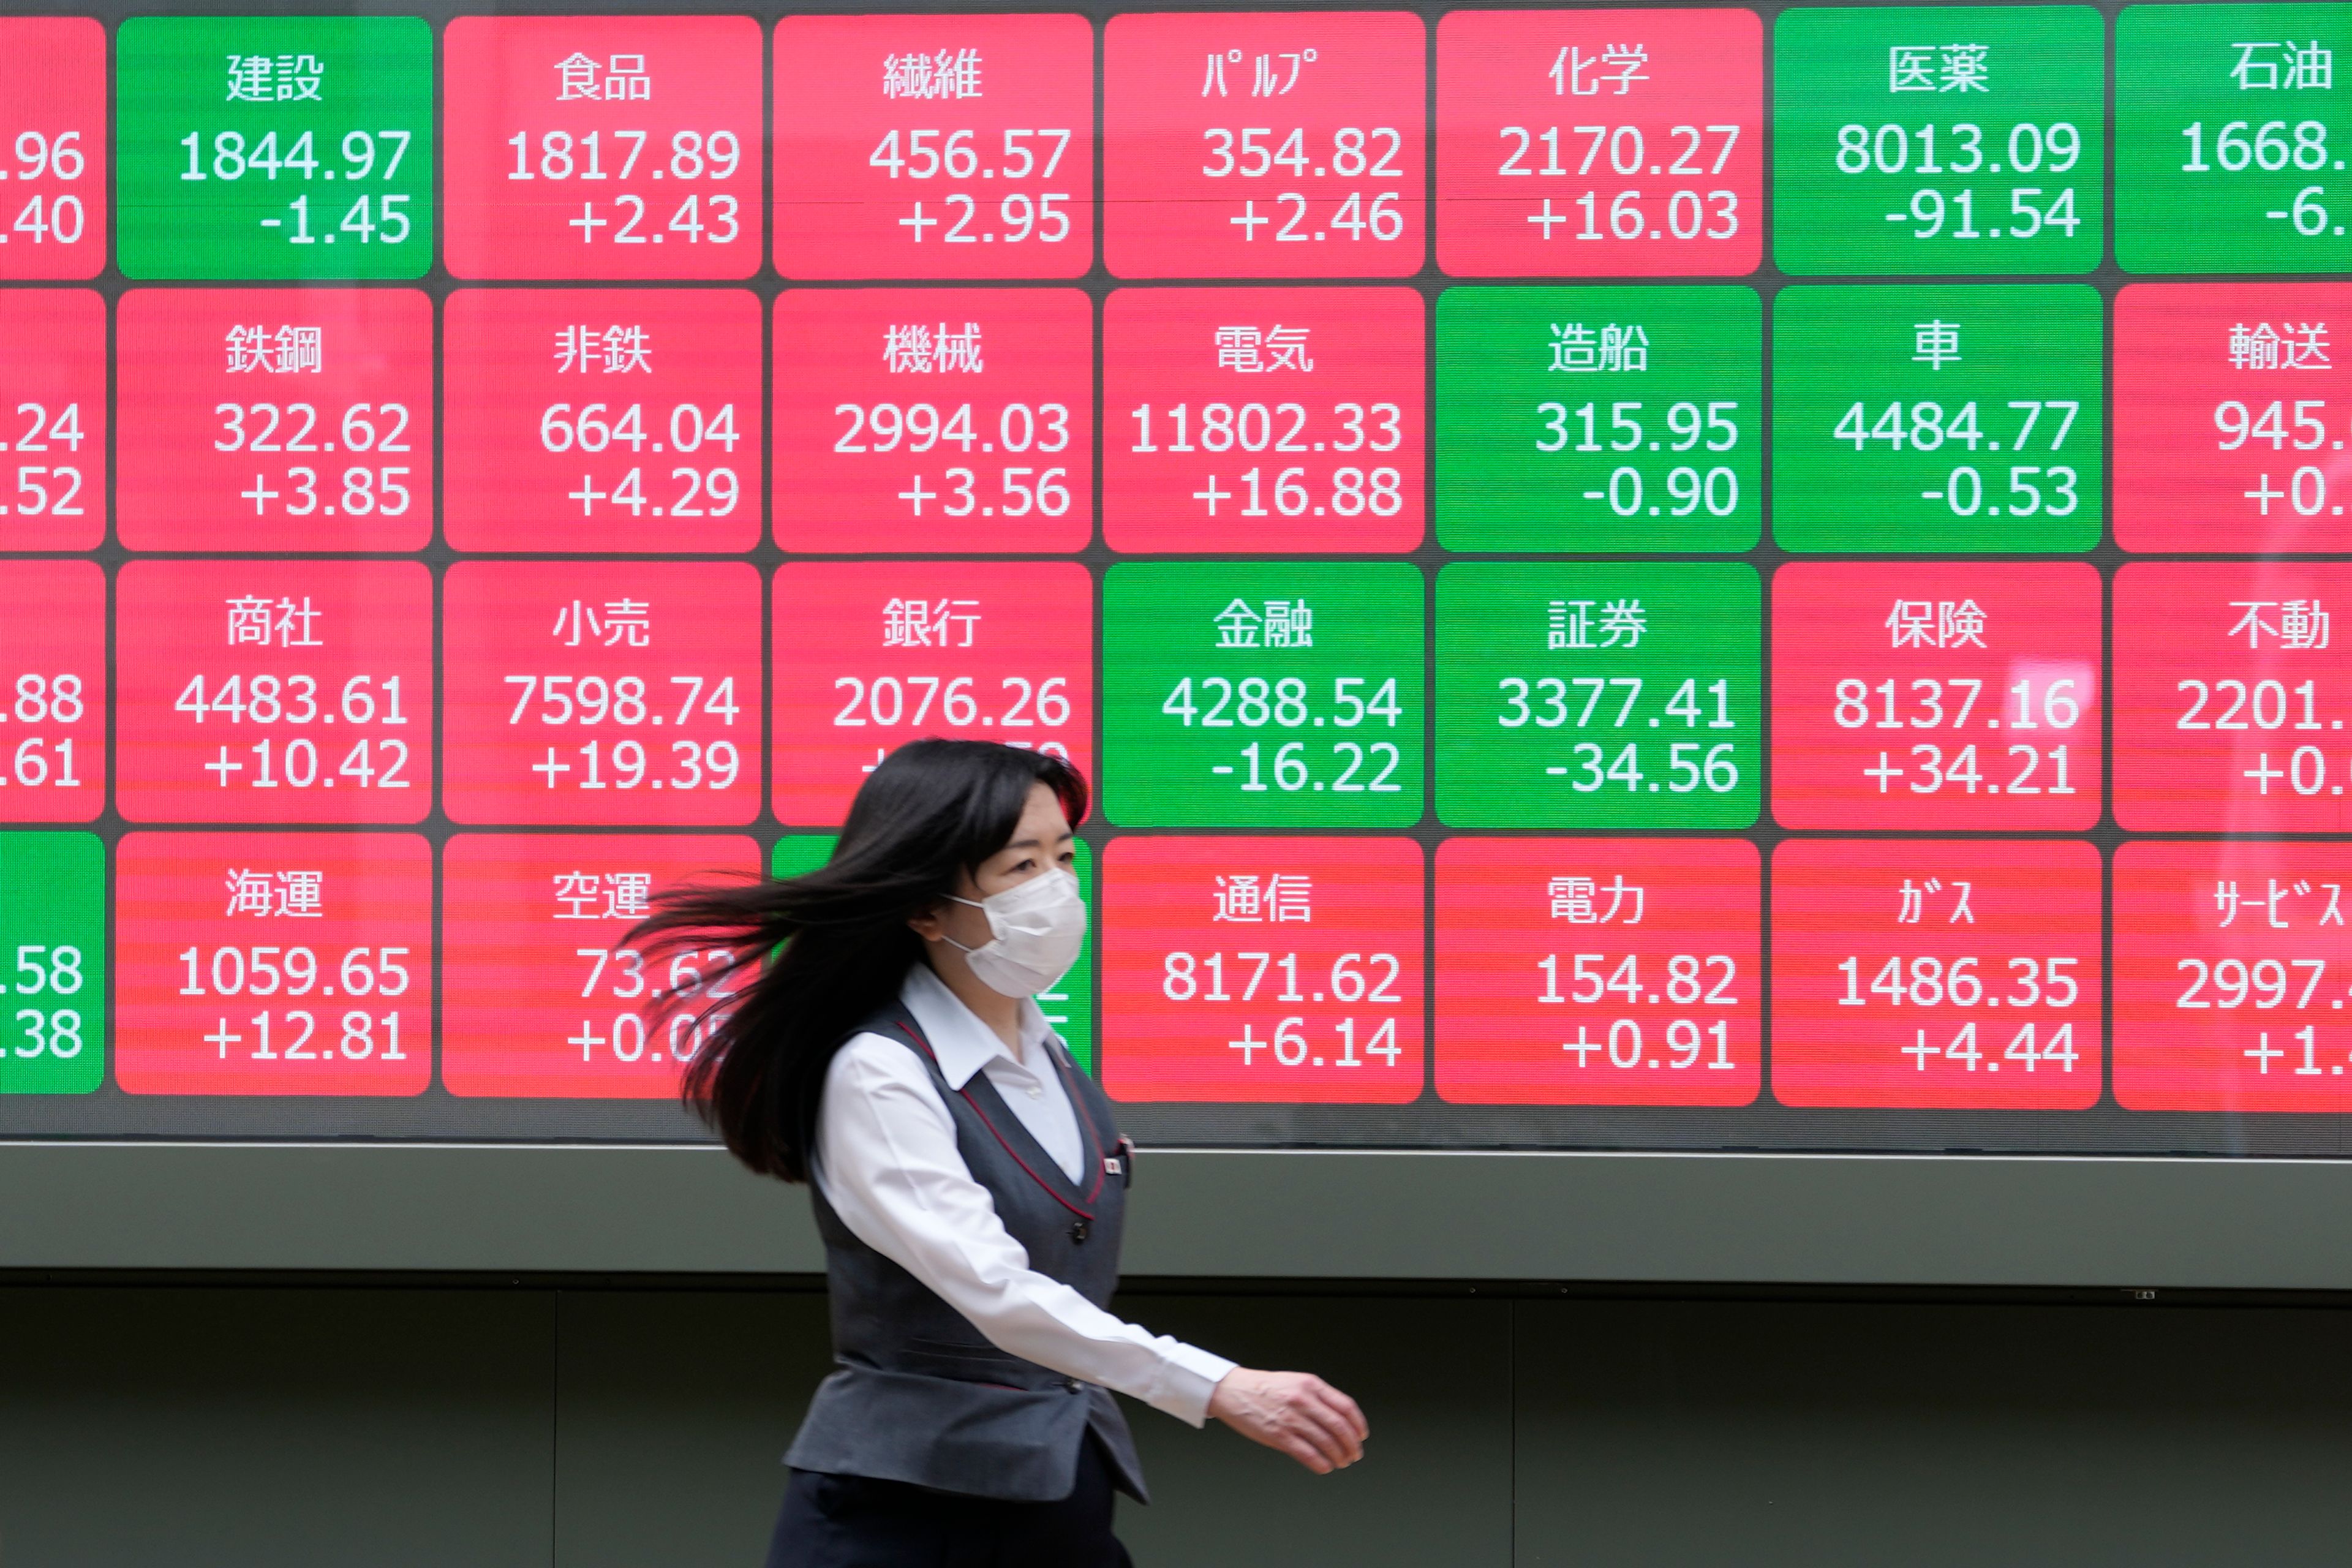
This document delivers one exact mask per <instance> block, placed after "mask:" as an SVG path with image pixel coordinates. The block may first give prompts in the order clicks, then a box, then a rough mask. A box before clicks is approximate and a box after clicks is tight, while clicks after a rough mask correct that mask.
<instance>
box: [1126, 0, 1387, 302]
mask: <svg viewBox="0 0 2352 1568" xmlns="http://www.w3.org/2000/svg"><path fill="white" fill-rule="evenodd" d="M1426 39H1427V33H1426V31H1425V27H1424V25H1423V22H1422V20H1421V18H1419V17H1418V16H1410V15H1407V14H1404V13H1402V12H1379V13H1374V12H1360V13H1351V12H1327V13H1318V14H1313V15H1309V14H1305V13H1289V14H1282V13H1264V14H1251V13H1247V12H1234V13H1224V14H1220V15H1214V16H1212V15H1208V14H1205V13H1204V14H1201V15H1193V16H1173V15H1170V16H1115V17H1113V18H1112V19H1111V21H1110V23H1109V25H1108V27H1107V28H1106V29H1105V30H1104V35H1103V62H1104V64H1103V70H1104V87H1105V100H1104V109H1105V115H1104V145H1103V153H1104V162H1103V191H1104V198H1105V200H1106V202H1107V203H1108V211H1107V214H1106V222H1105V224H1104V234H1103V258H1104V260H1105V261H1106V263H1108V266H1109V268H1110V269H1111V271H1112V272H1113V273H1115V274H1116V275H1118V277H1121V278H1187V277H1190V278H1302V277H1303V278H1402V277H1408V276H1410V275H1411V274H1412V273H1414V272H1417V271H1419V270H1420V269H1421V264H1422V258H1423V254H1424V253H1425V251H1426V250H1427V248H1428V202H1429V195H1428V183H1427V181H1428V176H1427V174H1426V169H1427V163H1426V160H1427V156H1428V154H1427V150H1426V149H1427V142H1426V136H1427V130H1426V126H1427V111H1426V110H1425V108H1424V107H1423V105H1424V92H1425V82H1426V74H1425V71H1424V68H1423V51H1424V49H1425V48H1426Z"/></svg>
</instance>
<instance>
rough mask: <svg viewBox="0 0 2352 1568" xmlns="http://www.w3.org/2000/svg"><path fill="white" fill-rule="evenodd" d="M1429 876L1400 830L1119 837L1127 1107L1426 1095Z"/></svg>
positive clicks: (1116, 957) (1108, 1006)
mask: <svg viewBox="0 0 2352 1568" xmlns="http://www.w3.org/2000/svg"><path fill="white" fill-rule="evenodd" d="M1423 879H1424V871H1423V850H1422V847H1421V846H1420V845H1418V844H1415V843H1414V842H1412V840H1411V839H1406V838H1284V837H1252V838H1218V837H1207V838H1199V837H1195V838H1150V837H1127V838H1120V839H1118V840H1115V841H1114V842H1113V843H1112V844H1111V846H1110V847H1109V848H1108V850H1107V851H1106V852H1105V853H1104V856H1103V888H1102V894H1101V899H1100V907H1101V908H1102V910H1103V911H1104V922H1103V929H1104V936H1103V939H1102V954H1103V959H1102V990H1103V1035H1104V1039H1105V1042H1106V1045H1105V1049H1104V1059H1103V1064H1102V1078H1103V1085H1104V1087H1105V1088H1106V1089H1108V1090H1109V1091H1110V1092H1111V1094H1112V1095H1114V1096H1115V1097H1117V1098H1118V1099H1119V1100H1129V1101H1135V1100H1145V1101H1149V1100H1230V1101H1244V1102H1266V1101H1276V1102H1299V1101H1323V1102H1337V1103H1344V1104H1388V1105H1395V1104H1402V1103H1403V1102H1405V1101H1407V1100H1414V1099H1417V1098H1418V1097H1419V1096H1420V1094H1421V1090H1422V1080H1423V1072H1424V1068H1423V1049H1422V997H1423V978H1422V976H1423V964H1422V944H1421V940H1420V938H1421V931H1422V921H1421V909H1422V903H1423Z"/></svg>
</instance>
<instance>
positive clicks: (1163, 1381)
mask: <svg viewBox="0 0 2352 1568" xmlns="http://www.w3.org/2000/svg"><path fill="white" fill-rule="evenodd" d="M1056 1087H1057V1088H1058V1085H1057V1086H1056ZM816 1180H817V1182H818V1184H819V1185H820V1187H821V1188H822V1189H823V1191H824V1196H825V1200H826V1201H827V1202H828V1203H830V1204H831V1205H833V1208H834V1212H835V1214H837V1215H840V1216H841V1222H842V1223H843V1224H844V1225H845V1226H848V1227H849V1230H850V1233H851V1234H852V1235H854V1236H856V1237H857V1238H858V1239H859V1240H860V1241H863V1242H865V1243H866V1245H867V1246H868V1247H873V1248H874V1249H875V1250H876V1251H877V1252H879V1253H881V1254H882V1255H883V1256H884V1257H885V1258H889V1259H890V1260H891V1261H892V1262H894V1263H896V1264H898V1266H899V1267H900V1268H904V1269H906V1270H907V1272H908V1273H909V1274H911V1275H913V1276H914V1277H915V1278H916V1279H919V1280H921V1281H922V1282H923V1283H924V1284H925V1285H926V1286H928V1287H929V1288H930V1289H932V1290H933V1291H935V1292H936V1293H937V1294H938V1295H939V1296H940V1299H941V1300H945V1301H946V1302H947V1303H948V1304H949V1305H950V1306H951V1307H953V1308H954V1309H955V1310H957V1311H959V1312H961V1313H962V1314H963V1315H964V1316H965V1317H966V1318H968V1319H970V1320H971V1323H972V1326H973V1327H975V1328H977V1329H978V1330H979V1331H981V1333H982V1334H983V1335H984V1336H986V1337H987V1339H988V1341H989V1342H990V1343H991V1344H993V1345H995V1346H996V1347H997V1348H998V1349H999V1350H1002V1351H1004V1352H1007V1353H1008V1354H1011V1355H1017V1356H1019V1357H1021V1358H1022V1359H1023V1360H1024V1361H1032V1362H1035V1363H1037V1364H1039V1365H1040V1366H1045V1367H1050V1368H1052V1369H1053V1370H1054V1371H1055V1372H1058V1373H1062V1374H1063V1375H1064V1376H1066V1377H1075V1378H1079V1379H1081V1380H1083V1381H1085V1382H1087V1383H1097V1384H1102V1385H1103V1386H1105V1387H1107V1388H1113V1389H1117V1390H1118V1392H1120V1393H1121V1394H1129V1395H1130V1396H1131V1397H1133V1398H1136V1399H1140V1400H1142V1401H1143V1402H1144V1403H1145V1404H1147V1405H1152V1406H1154V1407H1155V1408H1157V1409H1160V1410H1164V1411H1166V1412H1168V1413H1169V1414H1170V1415H1174V1416H1177V1417H1179V1418H1181V1419H1182V1420H1185V1421H1189V1422H1191V1423H1192V1425H1193V1426H1201V1425H1202V1424H1203V1423H1204V1422H1205V1421H1206V1420H1207V1419H1208V1406H1209V1396H1210V1394H1212V1393H1213V1391H1214V1390H1215V1388H1216V1385H1217V1383H1218V1381H1219V1380H1220V1379H1221V1378H1223V1376H1224V1375H1225V1373H1228V1372H1230V1371H1232V1370H1233V1368H1234V1363H1232V1362H1230V1361H1227V1360H1226V1359H1225V1358H1223V1356H1218V1355H1213V1354H1211V1353H1210V1352H1207V1351H1203V1350H1200V1349H1197V1348H1195V1347H1194V1346H1192V1345H1188V1344H1185V1343H1183V1342H1181V1341H1178V1340H1173V1339H1170V1338H1168V1337H1167V1336H1165V1335H1160V1334H1153V1333H1151V1332H1150V1331H1148V1330H1145V1329H1142V1328H1139V1327H1138V1326H1137V1325H1135V1324H1133V1323H1129V1322H1126V1321H1122V1320H1120V1319H1119V1318H1118V1317H1115V1316H1114V1315H1112V1314H1111V1313H1109V1312H1106V1311H1104V1310H1102V1309H1101V1308H1099V1307H1097V1306H1096V1305H1095V1304H1094V1303H1093V1302H1091V1301H1089V1300H1087V1299H1086V1298H1085V1297H1084V1296H1081V1295H1080V1294H1078V1292H1077V1291H1076V1290H1075V1289H1072V1288H1071V1287H1069V1286H1068V1285H1066V1284H1064V1283H1062V1282H1061V1281H1060V1280H1057V1279H1049V1278H1047V1277H1046V1276H1045V1275H1043V1274H1040V1273H1038V1272H1037V1271H1036V1270H1035V1269H1034V1268H1030V1266H1029V1255H1028V1252H1027V1250H1026V1249H1025V1248H1024V1247H1022V1245H1021V1244H1020V1243H1019V1242H1017V1241H1015V1240H1014V1239H1013V1237H1012V1236H1011V1234H1010V1233H1008V1232H1007V1231H1006V1230H1005V1228H1004V1224H1003V1221H1002V1220H1001V1219H999V1218H998V1217H997V1214H996V1205H995V1201H994V1200H993V1199H992V1198H991V1197H990V1196H989V1194H988V1189H987V1188H985V1187H983V1186H982V1185H981V1184H980V1183H979V1182H977V1181H975V1180H974V1179H973V1178H972V1174H971V1168H970V1167H969V1166H967V1165H966V1164H965V1163H964V1161H963V1155H962V1153H961V1152H960V1151H959V1150H958V1149H957V1147H956V1135H955V1122H954V1121H953V1119H952V1118H950V1115H949V1114H948V1109H947V1107H946V1106H945V1105H944V1104H942V1103H941V1102H940V1096H939V1091H938V1090H937V1089H935V1088H933V1086H932V1084H931V1081H930V1078H929V1074H928V1073H927V1072H926V1071H925V1070H924V1068H923V1065H922V1063H921V1062H919V1060H917V1059H916V1058H915V1055H914V1053H913V1052H911V1051H909V1050H908V1049H907V1047H904V1046H903V1045H900V1044H898V1043H897V1042H896V1041H893V1040H887V1039H885V1038H883V1037H880V1036H878V1035H860V1036H857V1037H856V1038H854V1039H852V1040H850V1041H849V1042H848V1043H847V1044H846V1045H845V1046H843V1047H842V1048H841V1049H840V1051H838V1052H837V1053H835V1057H834V1058H833V1065H832V1067H831V1068H830V1069H829V1071H828V1072H827V1074H826V1077H825V1087H824V1107H823V1109H822V1110H821V1111H820V1113H819V1116H818V1123H817V1170H816Z"/></svg>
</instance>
